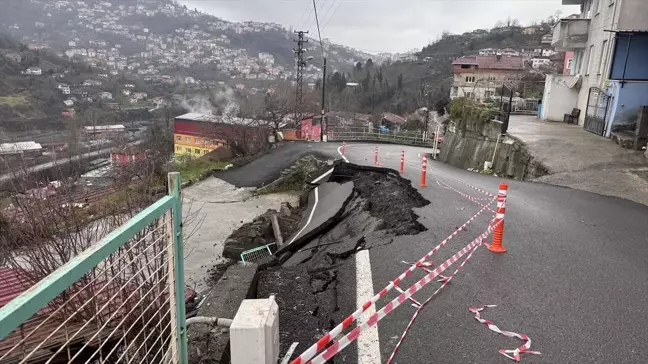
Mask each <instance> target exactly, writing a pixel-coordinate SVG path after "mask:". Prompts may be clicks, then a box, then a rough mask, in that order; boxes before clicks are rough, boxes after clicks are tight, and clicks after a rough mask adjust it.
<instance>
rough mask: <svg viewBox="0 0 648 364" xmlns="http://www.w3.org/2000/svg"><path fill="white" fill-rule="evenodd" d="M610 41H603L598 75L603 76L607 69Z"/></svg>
mask: <svg viewBox="0 0 648 364" xmlns="http://www.w3.org/2000/svg"><path fill="white" fill-rule="evenodd" d="M607 45H608V41H607V39H606V40H604V41H603V45H602V46H601V60H600V64H599V71H598V74H599V75H600V74H602V73H603V72H604V71H605V67H606V66H607V61H608V46H607Z"/></svg>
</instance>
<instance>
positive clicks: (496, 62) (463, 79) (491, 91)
mask: <svg viewBox="0 0 648 364" xmlns="http://www.w3.org/2000/svg"><path fill="white" fill-rule="evenodd" d="M452 67H453V70H454V75H453V82H452V88H451V89H450V98H451V99H455V98H457V97H468V98H472V99H475V100H479V101H481V100H486V99H488V98H490V97H493V96H495V90H496V89H497V88H498V87H502V83H503V82H504V81H506V80H507V79H512V78H516V77H518V76H519V75H520V74H521V73H522V72H523V71H524V62H523V60H522V57H503V56H501V55H496V56H472V57H461V58H457V59H455V60H454V61H453V62H452Z"/></svg>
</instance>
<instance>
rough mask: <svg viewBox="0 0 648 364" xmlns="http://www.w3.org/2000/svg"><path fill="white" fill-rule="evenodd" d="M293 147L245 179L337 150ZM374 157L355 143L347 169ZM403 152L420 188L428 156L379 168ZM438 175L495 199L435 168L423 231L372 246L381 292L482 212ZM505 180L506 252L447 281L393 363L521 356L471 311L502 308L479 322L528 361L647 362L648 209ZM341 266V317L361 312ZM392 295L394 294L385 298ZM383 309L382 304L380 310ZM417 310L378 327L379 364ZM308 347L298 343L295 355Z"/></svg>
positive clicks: (384, 153)
mask: <svg viewBox="0 0 648 364" xmlns="http://www.w3.org/2000/svg"><path fill="white" fill-rule="evenodd" d="M284 148H285V147H284ZM291 148H294V149H284V150H283V151H281V152H277V153H276V154H273V152H274V151H273V152H271V153H270V154H269V155H268V156H266V157H264V158H261V159H259V160H258V161H260V162H261V163H259V164H258V165H257V166H254V168H252V167H250V168H249V169H248V170H247V173H261V174H262V175H270V174H271V172H270V171H268V172H267V173H265V172H258V171H259V170H260V169H262V168H274V167H273V166H276V165H281V164H282V163H285V160H289V159H290V156H287V155H286V153H287V154H290V153H302V152H303V151H304V150H315V151H317V152H320V153H324V154H326V155H329V156H330V155H332V154H333V153H336V152H335V150H336V148H337V145H334V144H314V143H313V144H305V143H304V144H300V143H294V146H292V147H291ZM373 149H374V145H364V144H349V145H348V146H347V153H346V156H347V158H348V159H349V161H350V162H352V163H357V164H367V165H373ZM402 149H405V151H406V158H405V159H406V165H407V166H406V172H405V173H404V177H406V178H408V179H410V180H411V181H412V182H413V184H414V185H415V186H417V188H418V184H419V178H420V159H419V158H418V156H417V155H418V154H419V153H425V152H428V151H429V150H426V149H423V148H416V147H401V146H393V145H380V156H379V157H380V162H381V163H382V164H384V166H385V167H390V168H394V169H397V168H398V165H399V159H400V151H401V150H402ZM277 150H281V149H277ZM268 159H271V160H272V161H268ZM279 159H281V160H279ZM264 160H265V161H264ZM250 165H252V163H251V164H250ZM250 165H248V166H250ZM244 168H245V167H243V168H241V169H239V170H242V169H244ZM282 168H283V167H282ZM435 177H436V178H438V179H439V180H440V181H442V182H443V183H447V184H448V185H450V186H452V187H454V188H455V189H457V190H460V191H462V192H464V193H467V194H470V195H473V196H476V197H484V195H482V194H480V193H479V192H477V191H474V190H472V189H471V188H469V187H467V186H465V185H463V184H461V183H460V182H457V181H456V180H454V179H459V180H462V181H464V182H466V183H469V184H472V185H474V186H477V187H480V188H483V189H486V190H488V191H490V192H491V193H493V194H495V193H496V191H497V186H498V184H499V182H500V181H501V180H502V179H500V178H496V177H491V176H485V175H479V174H476V173H473V172H468V171H464V170H460V169H456V168H454V167H451V166H448V165H445V164H442V163H437V162H431V163H430V166H429V168H428V187H426V188H419V190H420V192H421V194H422V195H423V196H424V197H425V198H427V199H428V200H430V201H431V204H430V205H427V206H425V207H423V208H418V209H415V212H416V213H417V214H418V215H419V216H420V219H419V221H420V222H421V223H422V224H423V225H424V226H425V227H426V228H427V229H428V230H427V231H425V232H422V233H420V234H418V235H415V236H398V237H388V238H384V241H382V242H381V241H374V242H370V243H369V244H367V247H369V248H370V256H371V266H372V273H373V286H374V291H375V292H378V291H379V290H380V289H382V288H383V287H384V286H386V285H387V284H388V283H389V281H390V280H393V279H394V278H395V277H397V276H398V275H399V274H401V273H402V272H403V271H404V270H405V269H407V267H408V266H407V265H406V264H404V263H402V261H408V262H413V261H416V260H418V259H419V258H420V257H421V256H423V255H424V254H425V253H427V252H428V251H430V250H431V249H432V248H433V247H434V246H436V245H437V244H438V243H439V242H440V241H441V240H443V239H444V238H445V237H446V236H448V235H449V234H451V233H452V232H453V231H454V230H455V229H456V228H457V227H458V226H460V225H462V224H463V223H464V222H465V221H466V220H468V219H469V218H470V217H471V216H473V215H474V214H475V213H476V212H477V211H478V210H479V206H478V205H476V204H475V203H473V202H471V201H469V200H468V199H466V198H464V197H462V196H461V195H459V194H458V193H456V192H454V191H452V190H450V189H447V188H444V187H442V186H441V185H439V184H437V183H436V181H435ZM221 178H223V177H221ZM453 178H454V179H453ZM231 180H232V179H231ZM507 182H508V183H509V195H508V196H509V197H508V201H507V210H506V223H505V233H504V245H505V247H506V248H507V249H508V252H507V253H505V254H502V255H499V254H493V253H491V252H489V251H487V250H486V249H485V247H481V248H479V249H478V250H477V251H476V253H475V254H474V256H473V257H472V259H471V260H470V261H469V262H468V263H467V264H466V266H465V267H464V269H463V270H462V272H460V273H459V275H457V277H455V278H454V279H453V281H452V283H450V285H449V286H448V287H446V288H444V289H443V290H442V291H441V292H440V293H439V294H438V295H437V296H436V297H435V298H434V299H433V300H432V301H430V303H429V304H428V305H427V306H426V307H425V308H424V309H423V310H422V311H421V313H420V314H419V315H418V318H417V320H416V322H415V323H414V325H413V326H412V328H411V329H410V331H409V334H408V336H407V338H406V339H405V341H404V342H403V344H402V345H401V347H400V349H399V351H398V353H397V355H396V357H395V359H394V363H432V362H437V363H506V362H508V361H509V359H507V358H505V357H504V356H502V355H501V354H499V352H498V351H499V350H500V349H514V348H516V347H518V346H520V345H522V341H520V340H518V339H515V338H507V337H504V336H502V335H499V334H496V333H495V332H493V331H490V330H489V329H488V328H487V327H486V326H485V325H483V324H480V323H479V322H477V321H476V320H475V319H474V315H473V314H472V313H471V312H469V311H468V307H470V306H479V305H485V304H493V305H498V307H496V308H492V309H488V310H487V311H485V312H483V314H482V317H483V318H486V319H489V320H492V321H493V322H494V323H495V325H497V326H499V327H500V328H501V329H502V330H508V331H513V332H518V333H523V334H526V335H528V336H529V337H530V338H531V340H532V346H531V348H532V350H537V351H540V352H541V353H542V354H541V355H530V354H522V361H523V362H525V363H640V362H646V360H647V359H646V356H647V354H648V349H647V348H646V346H645V345H643V343H644V342H646V340H647V339H648V325H647V324H648V312H647V310H646V309H645V307H647V304H648V283H646V278H648V226H647V223H648V207H647V206H644V205H640V204H636V203H634V202H630V201H627V200H623V199H619V198H614V197H607V196H601V195H596V194H592V193H588V192H583V191H578V190H572V189H568V188H563V187H556V186H550V185H545V184H540V183H530V182H518V181H511V180H508V181H507ZM234 184H236V181H234ZM320 198H322V196H320ZM491 217H492V213H490V212H485V213H484V214H482V215H481V216H480V217H479V218H477V219H476V220H475V221H474V222H473V223H472V224H470V225H469V226H468V228H467V231H464V232H461V233H460V234H459V235H457V236H456V237H455V238H454V239H453V240H451V241H450V242H449V243H448V245H447V246H446V247H445V248H443V249H441V250H440V251H439V253H437V255H435V256H434V257H433V258H432V259H431V260H433V261H435V262H437V263H441V262H443V261H444V260H445V259H447V258H448V257H450V256H451V255H453V254H454V253H455V252H457V251H458V250H460V249H461V248H463V247H464V246H465V245H466V244H468V243H469V242H470V241H472V240H473V239H474V238H475V237H477V236H478V235H479V234H481V233H482V232H483V231H485V230H486V227H487V224H488V220H489V219H490V218H491ZM378 239H379V238H378ZM489 240H490V238H489ZM351 262H353V261H352V260H351ZM458 264H459V263H455V265H453V266H452V267H450V269H449V270H448V271H446V274H447V275H449V274H450V273H451V272H453V271H454V269H455V268H456V266H458ZM345 266H346V268H344V267H343V268H342V269H341V270H340V271H339V272H338V288H337V290H338V297H337V299H338V303H337V304H338V306H339V308H340V311H345V312H341V316H345V315H346V314H348V313H350V312H352V310H353V309H352V307H355V306H356V302H355V301H356V297H355V295H354V294H351V292H355V287H356V282H355V273H354V269H353V264H345ZM423 275H424V272H422V271H420V270H417V271H416V272H415V273H414V274H413V275H412V277H410V278H409V279H408V280H406V281H405V282H403V283H402V284H401V287H402V288H403V289H406V288H407V287H409V284H411V283H413V282H414V281H415V280H418V279H420V278H421V277H422V276H423ZM341 277H344V279H340V278H341ZM408 283H409V284H408ZM439 285H440V284H439V283H433V284H431V285H428V286H426V287H424V288H423V289H422V290H421V291H419V292H418V293H416V294H415V296H414V297H415V298H416V299H418V300H419V301H424V300H425V299H427V297H428V296H429V295H430V294H431V293H432V292H433V291H434V290H435V289H436V288H437V287H438V286H439ZM396 294H397V293H396V292H395V291H393V292H391V293H390V294H389V295H388V298H389V300H391V299H392V298H393V297H395V296H396ZM387 302H388V300H385V299H383V300H380V301H379V302H378V308H380V307H382V306H383V305H384V304H386V303H387ZM414 311H415V308H414V307H412V306H411V305H409V304H403V305H401V306H400V307H398V308H397V309H396V310H395V311H394V312H392V313H391V314H390V315H388V316H387V317H385V318H384V319H383V320H382V321H380V322H379V324H378V331H379V337H380V349H381V356H382V361H383V362H385V361H386V360H387V358H388V357H389V355H390V354H391V352H392V350H393V349H394V346H395V344H396V342H397V341H398V338H399V337H400V336H401V334H402V333H403V330H404V329H405V326H406V325H407V323H408V322H409V320H410V318H411V317H412V314H413V313H414ZM282 319H283V318H282ZM285 319H287V320H290V318H285ZM310 344H312V343H300V345H299V347H298V349H297V353H296V354H299V353H301V352H302V351H303V350H305V348H306V347H307V346H308V345H310ZM335 362H336V363H338V362H340V363H342V362H343V363H356V362H357V352H356V348H355V347H350V348H348V349H347V350H345V351H343V352H342V353H340V354H339V355H337V356H336V358H335Z"/></svg>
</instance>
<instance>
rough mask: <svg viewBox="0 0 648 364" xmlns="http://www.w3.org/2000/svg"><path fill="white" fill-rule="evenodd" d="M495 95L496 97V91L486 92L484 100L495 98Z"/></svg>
mask: <svg viewBox="0 0 648 364" xmlns="http://www.w3.org/2000/svg"><path fill="white" fill-rule="evenodd" d="M493 95H495V92H494V91H485V92H484V98H486V99H488V98H491V97H493Z"/></svg>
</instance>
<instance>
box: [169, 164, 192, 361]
mask: <svg viewBox="0 0 648 364" xmlns="http://www.w3.org/2000/svg"><path fill="white" fill-rule="evenodd" d="M169 195H170V196H173V197H175V199H174V203H173V207H172V214H173V218H172V219H173V238H174V239H173V263H174V265H175V269H174V273H175V292H176V295H175V301H176V302H175V303H176V305H175V306H176V332H177V344H178V362H179V363H180V364H187V363H188V362H189V354H188V349H187V313H186V311H185V284H184V249H183V241H182V198H181V195H180V173H179V172H171V173H169Z"/></svg>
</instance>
